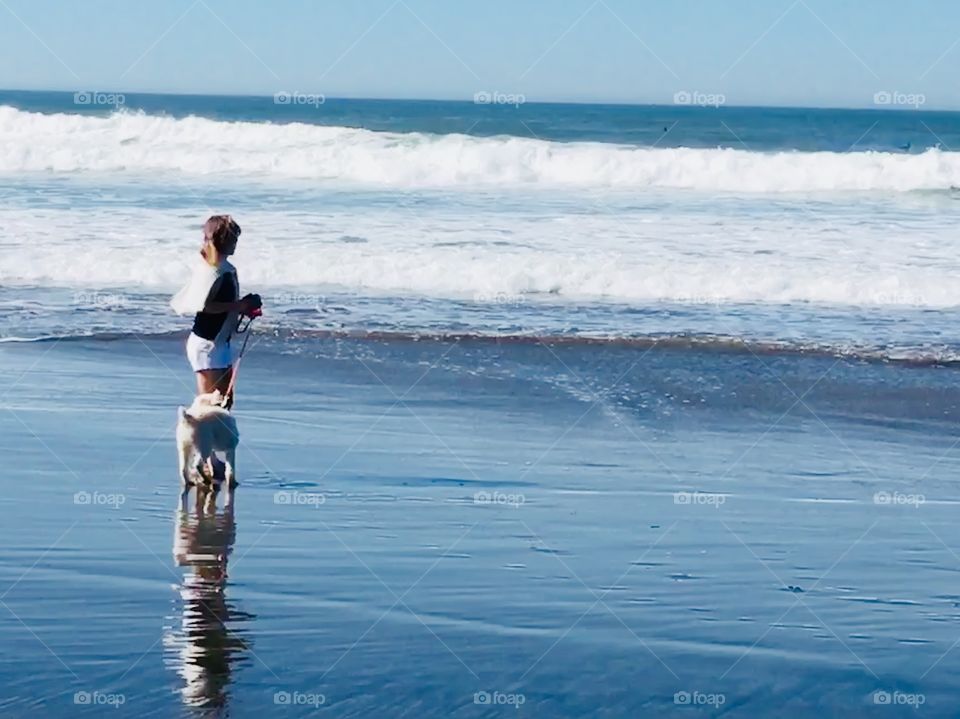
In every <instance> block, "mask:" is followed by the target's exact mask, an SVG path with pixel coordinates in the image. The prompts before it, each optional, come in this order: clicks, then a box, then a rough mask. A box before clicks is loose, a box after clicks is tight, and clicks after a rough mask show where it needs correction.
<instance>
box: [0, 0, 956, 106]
mask: <svg viewBox="0 0 960 719" xmlns="http://www.w3.org/2000/svg"><path fill="white" fill-rule="evenodd" d="M958 70H960V2H957V1H956V0H916V2H913V3H907V2H905V1H904V0H658V1H652V0H483V1H482V2H467V1H466V0H271V1H269V2H268V1H267V0H163V1H162V2H161V1H158V0H0V88H5V89H38V90H51V89H59V90H72V91H76V90H96V91H113V90H119V91H127V92H131V91H149V92H184V93H215V94H263V95H270V94H273V93H275V92H279V91H284V90H286V91H290V92H302V93H317V94H324V95H326V96H329V97H394V98H439V99H463V100H469V99H472V98H473V96H474V94H475V93H477V92H481V91H487V92H501V93H515V94H523V95H524V96H525V97H526V99H527V100H528V101H551V100H566V101H578V102H590V101H611V102H637V103H663V104H669V103H670V102H672V101H673V97H674V94H675V93H677V92H681V91H687V92H691V93H693V92H700V93H719V94H722V95H724V96H725V99H726V102H727V103H728V104H732V105H810V106H841V107H872V106H874V95H875V94H876V93H878V92H883V91H886V92H889V93H903V94H913V95H923V96H924V100H925V103H924V104H925V107H926V108H927V109H934V108H951V109H957V108H960V83H958V82H957V78H958Z"/></svg>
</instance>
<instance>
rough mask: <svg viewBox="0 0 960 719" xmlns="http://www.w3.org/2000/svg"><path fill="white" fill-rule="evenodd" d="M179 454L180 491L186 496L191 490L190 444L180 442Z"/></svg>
mask: <svg viewBox="0 0 960 719" xmlns="http://www.w3.org/2000/svg"><path fill="white" fill-rule="evenodd" d="M177 455H178V459H179V460H180V492H181V494H182V495H183V496H186V495H187V493H188V492H189V491H190V445H189V444H187V443H186V442H180V443H179V444H178V446H177Z"/></svg>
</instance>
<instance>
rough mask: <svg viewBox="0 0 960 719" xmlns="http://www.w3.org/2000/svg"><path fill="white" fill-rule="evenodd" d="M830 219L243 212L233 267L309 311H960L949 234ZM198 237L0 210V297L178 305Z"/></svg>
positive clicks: (71, 215)
mask: <svg viewBox="0 0 960 719" xmlns="http://www.w3.org/2000/svg"><path fill="white" fill-rule="evenodd" d="M837 212H840V211H836V212H834V213H833V214H828V215H826V216H823V217H820V216H818V215H814V214H810V215H807V214H806V213H803V212H799V213H795V214H794V216H788V217H784V216H780V215H777V214H776V213H774V214H773V215H772V216H770V217H766V218H764V217H757V216H751V215H745V216H742V217H740V216H733V217H723V218H722V220H719V221H718V220H716V217H713V218H710V219H705V218H704V217H702V216H696V215H689V214H682V213H679V212H677V213H675V214H672V215H670V216H665V217H657V216H651V215H650V214H649V213H638V214H624V213H611V214H606V215H605V214H596V215H592V216H583V215H579V216H578V215H571V216H557V217H552V218H549V219H546V218H544V217H543V216H540V215H538V214H536V213H530V214H529V215H523V214H513V215H503V216H498V215H493V214H482V213H480V214H478V213H476V212H474V213H473V214H470V213H464V212H463V211H462V210H461V208H459V207H449V206H445V207H443V208H434V209H432V210H424V211H423V212H420V213H418V215H417V216H416V219H415V221H413V220H412V218H411V214H410V212H409V211H407V210H403V209H389V208H379V209H378V208H370V207H367V208H363V209H360V210H357V211H356V212H355V213H354V212H349V211H344V210H340V211H338V212H326V213H324V214H322V215H320V214H310V213H302V214H300V215H290V214H286V213H283V212H277V211H269V212H268V211H264V210H259V211H254V210H250V211H248V212H245V213H244V214H243V215H241V216H240V217H239V219H240V220H241V223H242V224H243V227H244V233H243V237H242V238H241V243H240V251H239V253H238V255H237V257H236V264H237V266H238V267H239V269H240V277H241V283H242V285H243V286H244V288H247V289H251V290H252V289H257V290H262V291H263V292H265V293H270V292H272V291H280V290H295V291H296V292H303V293H304V297H305V298H306V299H304V300H303V301H304V302H311V301H313V300H311V299H310V298H311V297H313V296H314V295H317V294H322V293H323V291H324V290H323V289H317V288H322V287H324V286H331V285H332V286H335V287H338V288H341V289H346V290H347V291H356V292H358V293H367V292H374V293H399V294H414V295H420V296H424V297H435V298H462V299H467V300H473V299H476V300H479V301H482V302H487V303H491V304H505V305H508V304H514V303H517V302H526V301H535V300H536V299H537V298H538V297H546V298H549V299H550V300H552V301H558V302H565V301H577V300H581V299H607V300H612V301H617V302H626V303H634V302H636V303H641V304H647V303H650V302H658V301H668V302H676V303H684V304H690V305H698V306H709V305H724V304H728V303H750V302H761V303H794V302H811V303H825V304H841V305H843V304H849V305H878V306H906V307H944V306H952V305H957V304H960V289H958V287H960V286H958V283H957V282H956V274H957V261H956V259H955V257H956V250H955V248H956V241H955V238H954V237H953V230H952V227H951V225H950V222H948V221H947V220H948V219H949V218H946V219H945V220H944V222H938V223H937V224H936V225H935V226H931V227H924V228H922V229H915V230H913V231H912V233H910V235H909V236H908V235H907V234H906V233H904V232H903V230H902V229H901V228H900V227H898V226H895V225H894V226H891V224H890V222H889V219H888V218H887V217H883V216H881V217H877V218H876V219H875V220H874V221H871V222H870V223H869V224H863V221H862V220H857V221H856V222H853V221H850V220H849V219H847V220H846V221H845V222H846V224H845V225H843V224H841V223H842V222H843V220H842V218H841V216H840V215H838V214H837ZM201 221H202V217H200V216H198V217H197V218H196V219H195V221H192V222H191V221H189V220H187V219H186V218H184V217H183V216H182V215H178V216H175V215H174V214H172V213H169V212H165V211H162V210H157V209H149V210H148V209H130V208H124V209H123V210H122V212H121V211H119V210H117V209H115V208H112V207H99V208H88V209H76V210H66V209H64V210H51V209H43V210H38V209H25V208H19V209H16V210H0V244H2V245H3V246H4V248H5V249H4V252H2V253H0V284H3V285H6V286H11V285H19V286H26V285H28V286H51V287H66V288H72V290H71V291H73V292H81V291H82V292H84V293H85V295H84V296H86V294H89V293H91V292H93V293H97V292H99V293H103V294H104V295H105V296H106V297H108V298H111V297H113V296H114V295H115V294H118V293H119V294H120V295H122V296H125V295H126V293H127V292H128V291H131V292H135V293H136V292H141V291H144V292H153V291H156V292H159V293H165V292H169V291H172V290H174V289H175V288H176V287H178V286H179V284H180V283H182V282H183V281H184V280H185V279H186V277H187V275H188V269H187V262H189V261H192V260H195V259H196V257H197V249H198V240H199V229H198V227H199V223H200V222H201ZM504 237H508V238H509V241H504V239H503V238H504ZM83 288H89V289H86V290H84V289H83ZM92 296H94V297H98V296H99V295H96V294H94V295H92ZM98 304H108V302H106V301H104V302H98ZM113 304H117V303H115V302H114V303H113Z"/></svg>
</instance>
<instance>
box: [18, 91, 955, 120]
mask: <svg viewBox="0 0 960 719" xmlns="http://www.w3.org/2000/svg"><path fill="white" fill-rule="evenodd" d="M90 92H96V93H106V94H111V93H112V94H122V95H124V96H131V97H148V98H225V99H237V100H241V99H247V100H251V99H252V100H269V99H271V98H274V97H276V96H277V95H280V94H284V93H286V94H304V95H316V96H319V97H323V98H324V101H325V102H329V101H334V102H369V103H390V102H394V103H397V102H406V103H423V104H425V105H426V104H440V103H442V104H455V105H464V106H477V105H480V106H482V105H490V106H491V107H496V106H498V105H503V106H504V108H510V107H515V106H516V105H524V106H526V105H529V106H538V107H601V108H663V109H670V110H679V109H683V108H690V109H691V110H697V109H702V110H715V111H718V112H721V111H723V110H768V111H769V110H793V111H813V112H865V113H877V114H898V115H911V114H917V115H934V114H937V115H944V114H946V115H960V107H952V108H951V107H947V106H936V107H923V108H922V109H921V108H920V107H914V106H912V105H904V104H892V103H891V104H877V103H874V104H864V105H793V104H770V105H764V104H756V103H742V104H741V103H736V102H727V101H726V100H724V101H723V102H722V103H719V104H713V103H696V102H686V103H684V102H672V103H668V102H640V101H638V102H627V101H623V100H610V101H605V100H561V99H529V98H528V96H527V95H525V94H523V93H512V92H511V93H506V92H503V91H501V90H499V89H489V88H487V89H483V90H479V91H475V92H474V93H473V95H474V99H469V98H463V97H459V96H458V97H456V98H443V97H435V98H432V97H387V96H382V97H377V96H362V95H356V96H347V95H328V94H326V93H314V92H307V91H304V90H302V89H299V88H293V89H291V88H281V89H279V90H277V91H275V92H272V93H258V92H257V93H223V92H167V91H152V90H125V89H118V88H110V87H95V86H93V85H88V86H84V87H76V88H68V89H62V88H55V89H36V88H0V101H2V96H3V95H14V94H24V95H66V96H68V95H75V94H77V93H90ZM684 92H686V93H688V94H689V93H701V94H706V93H705V92H701V91H699V90H681V91H678V93H684ZM484 93H488V94H504V95H510V96H515V97H522V98H523V99H522V101H521V102H519V103H499V102H478V101H477V100H476V96H477V95H479V94H484ZM711 94H712V95H720V96H723V97H724V98H725V96H724V95H723V93H711Z"/></svg>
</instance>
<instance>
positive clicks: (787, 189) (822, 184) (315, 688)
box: [0, 92, 960, 717]
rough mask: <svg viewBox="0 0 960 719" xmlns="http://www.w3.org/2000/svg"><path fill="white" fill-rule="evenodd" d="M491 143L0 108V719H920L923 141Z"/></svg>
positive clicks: (461, 129) (402, 111) (783, 137)
mask: <svg viewBox="0 0 960 719" xmlns="http://www.w3.org/2000/svg"><path fill="white" fill-rule="evenodd" d="M515 99H516V100H517V102H516V103H514V104H504V103H500V102H483V103H474V102H439V101H392V100H341V99H336V98H318V97H313V98H311V97H298V96H288V97H287V98H286V99H285V100H284V101H282V102H277V101H276V99H275V98H269V97H268V98H256V97H212V96H211V97H204V96H171V95H138V94H124V95H122V96H116V95H112V96H111V95H109V94H108V93H80V94H77V95H74V94H73V93H46V92H0V247H2V252H0V319H2V321H0V366H2V367H3V368H4V370H5V372H4V375H5V379H4V380H3V381H2V384H0V396H2V400H0V403H2V405H3V411H2V412H0V451H2V453H3V456H4V457H6V458H7V462H6V463H5V465H6V466H5V469H4V473H3V475H2V476H3V479H2V480H0V481H2V483H3V488H4V491H3V492H0V508H2V509H3V511H4V517H5V519H4V521H3V522H0V641H2V642H3V644H4V646H5V647H7V648H8V650H7V651H5V652H4V653H3V655H2V657H0V686H2V687H4V688H3V689H0V714H2V715H3V716H36V715H37V714H38V713H42V714H43V715H45V716H75V715H90V716H94V715H96V716H99V715H102V714H103V712H104V711H106V710H108V709H109V711H110V712H115V714H116V715H117V716H126V715H136V716H157V717H167V716H185V717H196V716H223V717H226V716H231V717H244V716H262V715H263V714H264V713H270V714H278V715H290V716H305V715H313V714H315V713H319V714H321V715H329V716H357V717H360V716H411V717H413V716H416V717H432V716H436V717H450V716H463V717H474V716H483V717H494V716H503V715H504V714H505V713H509V715H510V716H514V715H516V716H520V715H527V716H550V717H554V716H557V717H583V716H596V717H633V716H676V715H683V716H686V715H690V716H750V717H757V716H783V715H787V716H818V717H824V716H850V715H851V714H852V715H855V716H857V715H865V714H867V713H876V712H882V713H884V714H889V715H890V716H911V717H912V716H917V715H918V713H923V714H924V715H925V716H952V715H953V714H955V696H956V692H957V681H956V678H955V677H956V673H957V669H958V668H960V650H958V649H957V648H956V645H957V641H958V640H957V636H958V635H960V609H958V607H960V593H958V591H957V585H956V584H954V582H955V581H957V577H958V572H960V559H958V554H960V532H958V531H957V528H956V527H957V525H956V521H955V516H954V514H953V509H954V507H957V506H958V505H960V487H958V485H957V483H956V481H955V480H954V475H953V470H954V469H955V468H956V467H957V456H956V454H957V450H956V446H957V444H958V443H960V439H958V438H957V421H958V420H960V386H958V382H957V380H956V375H954V374H953V372H954V371H956V367H957V362H958V361H960V326H958V322H957V320H956V318H955V311H954V308H955V306H956V305H957V304H960V293H958V291H957V289H956V286H957V285H956V278H957V276H958V273H960V265H958V259H957V252H956V251H955V250H956V249H957V247H958V240H957V238H956V232H955V227H956V226H957V224H958V222H957V221H958V219H960V155H958V154H957V153H956V152H954V151H953V150H952V149H951V148H953V147H960V113H947V112H943V113H939V112H915V111H909V110H903V111H880V110H877V111H860V110H831V109H773V108H734V107H725V106H721V107H699V106H691V105H678V106H671V107H644V106H636V107H635V106H612V105H611V106H607V105H559V104H558V105H549V104H534V103H524V102H520V101H519V99H517V98H515ZM219 213H230V214H232V215H233V216H234V217H235V218H236V219H237V221H238V222H239V223H240V225H241V226H242V228H243V234H242V236H241V239H240V243H239V249H238V252H237V255H236V256H235V258H234V260H235V264H236V266H237V267H238V271H239V277H240V283H241V287H242V291H243V292H247V291H256V292H258V293H260V294H261V295H262V297H263V299H264V316H263V317H262V318H261V319H258V320H257V321H256V322H255V323H254V326H253V330H252V334H251V336H250V337H251V339H250V342H249V349H248V352H247V354H246V355H245V356H244V360H243V364H242V371H241V372H240V374H239V379H238V401H237V406H236V410H235V414H236V416H237V421H238V423H239V425H240V432H241V445H240V450H239V458H238V465H239V480H240V487H239V488H238V489H237V503H236V507H235V508H234V510H232V511H226V510H223V509H218V510H217V511H216V512H214V513H212V514H204V513H203V512H200V511H195V510H194V509H192V508H191V509H189V510H188V511H184V510H183V509H182V508H181V507H180V505H179V502H178V499H179V487H178V477H177V467H176V453H175V449H174V439H173V430H174V421H175V417H176V406H177V405H179V404H188V403H189V401H190V398H191V396H192V394H193V392H194V380H193V378H192V376H191V375H190V370H189V367H188V365H187V363H186V359H185V357H184V353H183V341H184V339H185V336H186V332H187V331H188V329H189V326H188V322H187V321H186V320H185V319H184V318H178V317H176V316H174V315H173V314H172V313H171V312H170V310H169V309H168V306H167V302H168V300H169V297H170V295H171V294H172V292H173V291H175V290H176V289H177V288H178V287H179V286H180V285H181V284H182V283H183V282H184V281H185V280H186V279H187V277H188V275H189V271H190V263H191V262H195V261H196V259H197V251H198V249H199V244H200V239H201V226H202V224H203V222H204V220H205V219H206V217H208V216H209V215H211V214H219ZM111 715H113V714H111Z"/></svg>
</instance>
